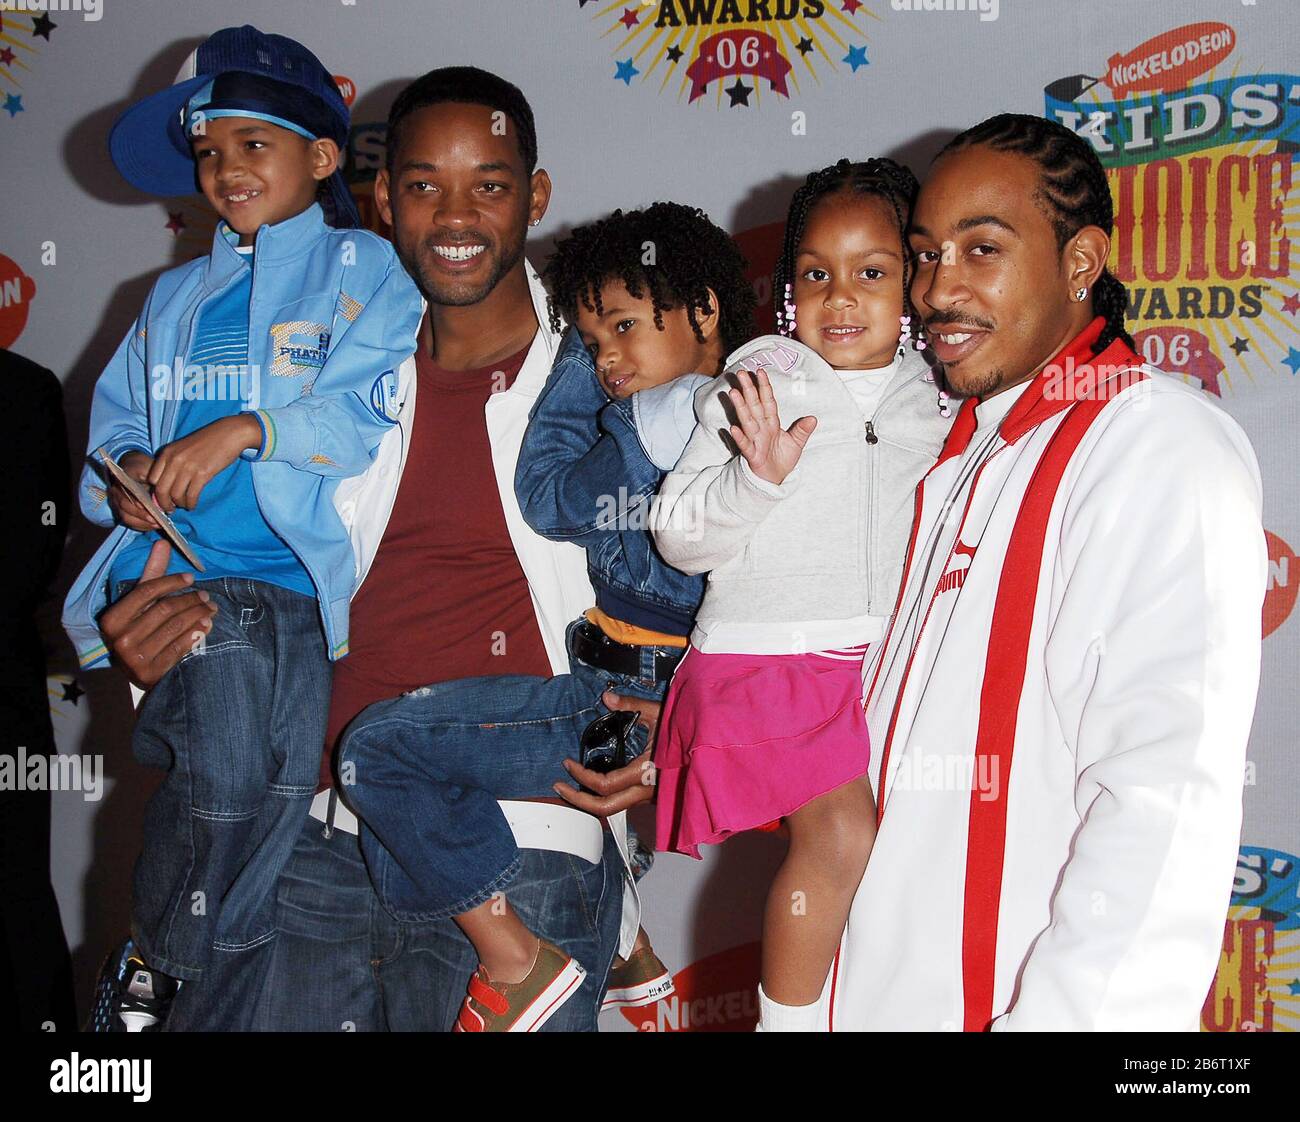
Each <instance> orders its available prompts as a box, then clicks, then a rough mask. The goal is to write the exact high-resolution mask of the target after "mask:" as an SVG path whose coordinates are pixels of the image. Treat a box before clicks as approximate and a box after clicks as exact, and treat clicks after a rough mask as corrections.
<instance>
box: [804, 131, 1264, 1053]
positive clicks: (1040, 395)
mask: <svg viewBox="0 0 1300 1122" xmlns="http://www.w3.org/2000/svg"><path fill="white" fill-rule="evenodd" d="M1111 225H1112V208H1111V199H1110V194H1109V190H1108V187H1107V184H1106V178H1105V174H1104V172H1103V170H1102V168H1101V165H1100V163H1099V162H1098V160H1097V157H1096V155H1095V154H1094V152H1093V151H1092V149H1091V147H1090V146H1089V144H1088V142H1087V141H1086V140H1084V139H1082V138H1080V137H1079V136H1077V135H1076V134H1074V133H1071V132H1070V131H1069V130H1066V129H1064V128H1062V127H1061V126H1059V125H1057V124H1055V123H1053V122H1048V121H1045V120H1042V119H1040V118H1035V117H1022V116H1012V115H1003V116H1001V117H996V118H993V119H991V120H990V121H987V122H985V123H984V124H982V125H979V126H976V127H975V128H974V129H971V130H969V132H967V133H965V134H962V136H960V137H958V138H957V139H956V140H955V141H954V142H953V143H952V144H951V145H950V146H949V147H948V148H946V149H945V150H944V152H943V153H941V155H940V157H939V159H938V160H937V162H936V163H935V165H934V167H933V169H932V171H931V174H930V177H929V180H928V182H927V183H926V184H925V186H924V188H923V190H922V192H921V196H920V199H919V201H918V205H917V208H916V211H915V214H914V221H913V231H912V247H913V249H914V250H915V252H916V253H917V255H918V259H919V267H918V274H917V278H916V281H915V285H914V288H913V298H914V301H915V303H916V305H917V307H918V308H920V309H921V310H922V314H923V316H924V318H925V321H926V326H927V329H928V331H929V333H930V338H931V340H932V341H933V343H934V345H935V350H936V352H937V354H938V357H939V358H940V359H941V360H942V361H943V362H944V364H945V367H946V370H947V377H948V380H949V382H950V384H951V385H952V387H953V388H954V389H956V390H957V391H958V392H959V393H962V394H963V395H969V400H967V401H966V402H965V404H964V406H963V408H962V410H961V412H960V414H959V416H958V418H957V420H956V422H955V424H954V427H953V430H952V433H951V435H950V437H949V439H948V442H947V444H946V446H945V449H944V452H943V454H942V455H941V456H940V459H939V461H938V463H937V464H936V465H935V467H934V468H933V469H932V470H931V472H930V473H929V474H928V475H927V476H926V478H925V479H924V480H923V481H922V483H921V485H920V487H919V488H918V493H917V517H916V522H915V524H914V527H913V531H912V540H911V543H910V545H909V547H908V556H907V562H906V571H905V576H904V584H903V589H902V592H901V594H900V598H899V602H898V605H897V607H896V609H895V612H894V616H893V618H892V620H891V624H890V627H889V630H888V632H887V635H886V638H885V640H884V641H883V642H882V643H881V644H879V645H878V646H877V648H876V650H875V652H874V657H872V658H869V660H868V664H867V667H866V671H865V678H866V705H867V717H868V724H869V727H870V731H871V737H872V752H873V765H872V771H873V778H874V779H875V783H876V792H877V802H878V805H879V807H880V810H879V834H878V837H877V840H876V845H875V850H874V852H873V853H872V856H871V860H870V862H869V864H868V867H867V871H866V873H865V875H864V877H863V879H862V882H861V885H860V887H859V890H858V893H857V896H856V899H855V902H854V906H853V909H852V912H851V914H850V918H849V922H848V925H847V928H846V930H845V935H844V939H843V943H842V945H841V950H840V955H839V957H838V959H837V962H836V963H835V965H834V966H833V967H832V971H831V974H830V977H829V979H828V985H827V992H826V993H825V994H824V997H823V1001H824V1006H825V1009H826V1013H827V1021H828V1024H829V1027H831V1028H832V1029H834V1030H853V1029H909V1030H921V1031H927V1030H929V1031H933V1030H966V1031H985V1030H989V1029H992V1030H994V1031H1000V1030H1012V1029H1016V1030H1135V1029H1159V1030H1169V1029H1187V1030H1191V1029H1195V1028H1196V1027H1197V1023H1198V1015H1199V1011H1200V1008H1201V1005H1202V1003H1203V1001H1204V999H1205V996H1206V993H1207V992H1208V990H1209V988H1210V986H1211V984H1212V981H1213V977H1214V971H1215V967H1216V965H1217V962H1218V955H1219V947H1220V944H1221V940H1222V935H1223V924H1224V920H1225V918H1226V915H1227V907H1228V901H1229V896H1230V893H1231V887H1232V880H1233V875H1234V868H1235V863H1236V854H1237V845H1238V841H1239V830H1240V824H1241V797H1242V782H1243V776H1244V761H1245V754H1246V744H1247V738H1248V734H1249V731H1250V724H1251V718H1252V715H1253V711H1254V704H1255V693H1256V688H1257V684H1258V675H1259V658H1260V638H1261V628H1260V609H1261V604H1262V601H1263V595H1264V589H1265V581H1266V565H1267V555H1266V550H1265V545H1264V537H1263V531H1262V527H1261V524H1260V509H1261V495H1260V480H1259V472H1258V467H1257V465H1256V462H1255V457H1254V455H1253V452H1252V450H1251V448H1250V445H1249V443H1248V441H1247V439H1246V437H1245V435H1244V434H1243V433H1242V432H1241V430H1240V429H1239V428H1238V426H1237V425H1236V424H1235V422H1233V421H1232V420H1231V419H1230V418H1229V417H1228V416H1227V415H1226V414H1225V413H1224V412H1223V411H1222V410H1221V409H1219V408H1218V406H1217V405H1215V404H1214V403H1213V402H1212V401H1211V400H1210V399H1208V398H1206V397H1205V396H1204V394H1203V393H1202V392H1201V391H1199V390H1197V389H1192V388H1190V387H1189V386H1187V385H1185V384H1184V383H1183V382H1182V381H1181V380H1179V379H1176V378H1173V377H1171V376H1169V375H1166V374H1162V373H1160V372H1157V371H1154V370H1151V369H1150V368H1148V367H1144V366H1143V365H1142V363H1141V359H1140V358H1139V357H1138V356H1137V355H1135V354H1134V352H1133V350H1132V347H1131V340H1130V339H1129V338H1128V336H1127V334H1126V333H1125V331H1124V309H1125V306H1126V296H1125V292H1124V289H1123V286H1122V285H1120V284H1119V282H1118V281H1116V280H1115V279H1114V278H1113V277H1111V276H1110V275H1109V273H1107V272H1106V271H1105V262H1106V258H1107V254H1108V251H1109V233H1110V229H1111Z"/></svg>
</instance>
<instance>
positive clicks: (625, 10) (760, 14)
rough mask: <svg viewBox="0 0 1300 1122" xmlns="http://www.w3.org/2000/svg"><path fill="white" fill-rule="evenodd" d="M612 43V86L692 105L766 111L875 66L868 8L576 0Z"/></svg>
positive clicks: (790, 0)
mask: <svg viewBox="0 0 1300 1122" xmlns="http://www.w3.org/2000/svg"><path fill="white" fill-rule="evenodd" d="M588 5H590V8H591V11H590V16H591V20H592V22H593V23H594V24H595V25H596V26H597V27H598V28H599V29H600V34H601V37H602V38H604V39H607V40H609V42H610V51H611V53H612V54H613V57H614V67H613V72H612V73H611V75H610V77H611V78H612V79H613V80H614V81H615V82H621V83H623V85H624V86H625V87H630V86H632V84H633V83H634V82H635V83H637V84H644V83H650V84H653V85H657V87H658V89H659V91H660V92H661V93H672V94H674V95H675V96H676V97H677V99H678V100H679V101H683V102H686V103H688V104H696V103H700V104H703V103H707V102H710V101H711V102H712V103H713V104H714V105H715V106H717V107H718V108H722V107H724V106H725V107H727V108H736V107H746V106H758V105H761V104H762V101H763V98H764V97H765V96H771V97H773V98H782V99H788V98H789V97H790V96H791V91H793V92H794V93H798V92H799V89H800V82H801V81H805V80H806V81H809V82H811V83H814V84H816V83H819V82H821V81H822V79H823V77H824V76H826V75H830V74H834V73H847V74H850V75H852V74H857V73H858V72H859V71H861V70H862V69H863V68H864V67H866V66H868V65H869V64H870V61H871V60H870V59H869V58H868V57H867V36H866V30H865V28H866V26H867V22H868V20H870V19H876V20H879V19H880V17H879V16H878V15H877V14H876V13H875V12H874V11H873V10H872V9H871V7H870V6H868V5H867V4H865V3H863V2H862V0H620V2H616V3H602V2H600V0H578V6H579V7H580V8H587V7H588Z"/></svg>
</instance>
